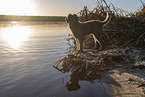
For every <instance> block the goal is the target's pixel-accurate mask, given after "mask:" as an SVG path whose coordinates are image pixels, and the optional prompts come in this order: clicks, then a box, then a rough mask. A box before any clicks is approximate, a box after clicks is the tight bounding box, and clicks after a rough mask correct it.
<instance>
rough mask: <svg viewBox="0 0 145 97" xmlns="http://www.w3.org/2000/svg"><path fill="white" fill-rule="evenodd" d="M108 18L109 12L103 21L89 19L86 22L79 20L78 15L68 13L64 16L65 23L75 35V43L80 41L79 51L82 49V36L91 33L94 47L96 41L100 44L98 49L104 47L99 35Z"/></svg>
mask: <svg viewBox="0 0 145 97" xmlns="http://www.w3.org/2000/svg"><path fill="white" fill-rule="evenodd" d="M109 20H110V13H107V17H106V19H105V20H104V21H99V20H90V21H87V22H79V17H78V16H77V15H76V14H73V15H72V14H69V15H68V17H67V18H66V21H67V23H69V27H70V29H71V31H72V33H73V36H74V37H75V40H76V43H77V41H79V43H80V51H83V41H84V39H83V38H84V36H86V35H89V34H91V33H92V34H93V37H94V40H95V46H94V49H96V47H97V42H98V43H99V45H100V50H101V49H104V43H103V41H102V38H101V35H102V31H103V26H105V25H106V24H107V23H108V22H109Z"/></svg>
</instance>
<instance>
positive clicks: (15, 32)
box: [0, 26, 32, 51]
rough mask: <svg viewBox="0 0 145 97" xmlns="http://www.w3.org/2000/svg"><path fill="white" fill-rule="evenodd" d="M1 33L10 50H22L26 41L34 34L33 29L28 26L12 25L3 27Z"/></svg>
mask: <svg viewBox="0 0 145 97" xmlns="http://www.w3.org/2000/svg"><path fill="white" fill-rule="evenodd" d="M0 34H1V35H0V36H1V38H2V40H3V41H4V42H5V46H7V47H8V48H10V49H9V50H10V51H18V50H22V47H23V46H24V44H25V42H26V41H28V38H29V37H30V36H31V35H32V30H31V29H30V28H29V27H27V26H12V27H7V28H4V29H2V31H1V33H0Z"/></svg>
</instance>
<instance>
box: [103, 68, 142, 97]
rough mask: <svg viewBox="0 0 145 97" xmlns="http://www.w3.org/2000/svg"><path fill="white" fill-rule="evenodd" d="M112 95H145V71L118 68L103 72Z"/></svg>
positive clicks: (132, 96)
mask: <svg viewBox="0 0 145 97" xmlns="http://www.w3.org/2000/svg"><path fill="white" fill-rule="evenodd" d="M102 79H103V81H104V82H105V83H107V84H108V87H109V88H110V91H109V92H110V95H111V97H145V71H143V70H128V69H122V68H117V69H113V70H109V71H106V72H104V73H102Z"/></svg>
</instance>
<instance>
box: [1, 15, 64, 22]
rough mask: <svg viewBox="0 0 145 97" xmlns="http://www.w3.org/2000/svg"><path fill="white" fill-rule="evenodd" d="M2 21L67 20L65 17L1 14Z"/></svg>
mask: <svg viewBox="0 0 145 97" xmlns="http://www.w3.org/2000/svg"><path fill="white" fill-rule="evenodd" d="M0 21H65V17H63V16H15V15H0Z"/></svg>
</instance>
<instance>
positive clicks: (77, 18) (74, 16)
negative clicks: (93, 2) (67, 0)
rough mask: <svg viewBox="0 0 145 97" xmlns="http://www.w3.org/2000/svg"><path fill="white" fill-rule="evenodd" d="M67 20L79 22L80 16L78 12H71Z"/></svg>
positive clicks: (68, 21)
mask: <svg viewBox="0 0 145 97" xmlns="http://www.w3.org/2000/svg"><path fill="white" fill-rule="evenodd" d="M65 20H66V21H67V23H70V22H78V20H79V17H78V16H77V15H76V14H73V15H72V14H69V15H68V17H67V18H66V19H65Z"/></svg>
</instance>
